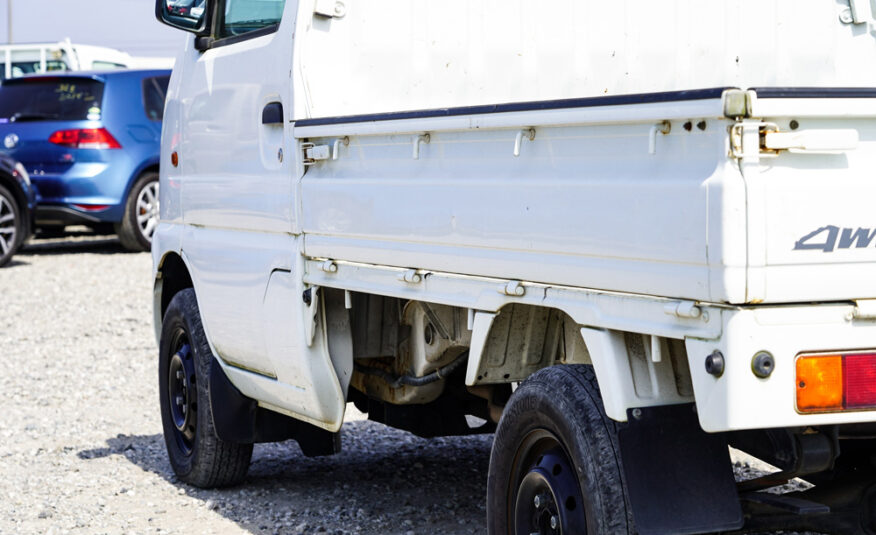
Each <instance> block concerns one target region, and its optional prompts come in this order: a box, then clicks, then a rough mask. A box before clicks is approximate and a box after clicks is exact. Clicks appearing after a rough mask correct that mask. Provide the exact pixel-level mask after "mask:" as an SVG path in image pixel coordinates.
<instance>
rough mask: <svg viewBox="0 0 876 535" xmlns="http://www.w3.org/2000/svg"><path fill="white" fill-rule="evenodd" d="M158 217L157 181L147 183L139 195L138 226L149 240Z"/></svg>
mask: <svg viewBox="0 0 876 535" xmlns="http://www.w3.org/2000/svg"><path fill="white" fill-rule="evenodd" d="M158 217H159V210H158V182H157V181H155V182H150V183H148V184H146V186H145V187H144V188H143V189H142V190H140V193H139V194H138V195H137V226H138V228H139V229H140V233H141V234H142V235H143V236H144V237H145V238H146V239H147V240H151V239H152V233H153V232H154V231H155V227H156V226H157V225H158Z"/></svg>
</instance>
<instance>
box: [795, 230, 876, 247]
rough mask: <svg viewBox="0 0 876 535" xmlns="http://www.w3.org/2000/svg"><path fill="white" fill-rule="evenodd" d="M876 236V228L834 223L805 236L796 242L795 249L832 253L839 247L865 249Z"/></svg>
mask: <svg viewBox="0 0 876 535" xmlns="http://www.w3.org/2000/svg"><path fill="white" fill-rule="evenodd" d="M874 238H876V229H868V228H860V227H858V228H856V229H855V228H839V227H835V226H833V225H827V226H826V227H821V228H820V229H818V230H814V231H812V232H810V233H809V234H807V235H805V236H803V237H802V238H800V239H799V240H797V243H795V244H794V250H795V251H801V250H807V249H817V250H820V251H824V252H825V253H831V252H833V251H835V250H837V249H851V248H852V247H855V248H857V249H863V248H864V247H869V246H870V244H871V243H873V240H874Z"/></svg>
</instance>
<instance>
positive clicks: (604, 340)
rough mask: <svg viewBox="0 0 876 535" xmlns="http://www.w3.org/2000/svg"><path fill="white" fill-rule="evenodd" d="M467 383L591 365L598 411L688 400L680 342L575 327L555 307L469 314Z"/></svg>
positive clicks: (616, 413)
mask: <svg viewBox="0 0 876 535" xmlns="http://www.w3.org/2000/svg"><path fill="white" fill-rule="evenodd" d="M472 326H473V332H472V345H471V352H470V357H469V363H468V369H467V374H466V384H467V385H469V386H476V385H487V384H496V383H505V382H520V381H523V380H525V379H526V378H527V377H529V376H530V375H532V374H534V373H536V372H538V371H539V370H541V369H543V368H547V367H550V366H555V365H568V364H589V365H592V366H593V369H594V373H595V376H596V379H597V381H598V383H599V385H600V389H601V390H602V392H603V394H602V400H601V401H602V403H603V404H604V409H605V411H606V413H607V414H608V415H609V416H610V417H611V418H613V419H614V420H616V421H621V422H624V421H626V420H627V410H628V409H631V408H635V407H650V406H658V405H666V404H676V403H689V402H692V401H694V395H693V385H692V381H691V376H690V370H689V368H688V362H687V360H688V359H687V352H686V350H685V346H684V341H683V340H677V339H669V338H664V337H660V336H652V335H650V334H646V333H639V332H632V331H620V330H614V329H605V328H601V327H596V326H589V325H582V324H579V323H578V322H577V321H576V320H575V319H574V318H573V317H572V316H571V314H570V313H569V312H567V311H564V310H562V309H560V308H551V307H543V306H537V305H525V304H509V305H505V306H503V307H502V308H500V309H499V310H498V312H496V313H488V312H476V313H475V315H474V318H473V321H472ZM655 351H656V352H658V355H660V356H658V357H655V356H654V352H655Z"/></svg>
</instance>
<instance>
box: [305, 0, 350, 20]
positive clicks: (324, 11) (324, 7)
mask: <svg viewBox="0 0 876 535" xmlns="http://www.w3.org/2000/svg"><path fill="white" fill-rule="evenodd" d="M313 13H314V15H319V16H320V17H328V18H335V19H339V18H342V17H343V16H344V15H346V14H347V6H346V5H345V4H344V3H343V2H341V1H340V0H316V4H315V5H314V6H313Z"/></svg>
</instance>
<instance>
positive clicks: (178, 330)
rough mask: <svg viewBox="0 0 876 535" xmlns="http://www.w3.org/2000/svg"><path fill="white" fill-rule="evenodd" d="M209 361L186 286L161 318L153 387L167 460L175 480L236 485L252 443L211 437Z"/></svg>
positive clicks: (194, 304)
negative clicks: (162, 318)
mask: <svg viewBox="0 0 876 535" xmlns="http://www.w3.org/2000/svg"><path fill="white" fill-rule="evenodd" d="M213 361H214V358H213V353H212V351H211V350H210V346H209V344H208V343H207V337H206V335H205V334H204V329H203V326H202V324H201V315H200V313H199V311H198V303H197V299H196V297H195V291H194V290H193V289H191V288H187V289H185V290H182V291H180V292H179V293H177V294H176V295H175V296H174V297H173V299H172V300H171V301H170V305H169V306H168V307H167V312H166V313H165V315H164V320H163V321H162V325H161V342H160V345H159V356H158V385H159V394H160V403H161V423H162V426H163V428H164V442H165V444H166V446H167V454H168V457H169V458H170V464H171V466H172V467H173V471H174V473H175V474H176V475H177V477H179V479H180V480H182V481H184V482H186V483H188V484H190V485H194V486H196V487H202V488H213V487H225V486H229V485H236V484H238V483H240V482H241V481H243V479H244V478H245V477H246V472H247V470H248V469H249V462H250V459H251V457H252V444H236V443H233V442H227V441H224V440H222V439H220V438H219V437H218V436H217V435H216V430H215V428H214V427H213V414H212V410H211V406H210V370H211V367H212V366H214V365H215V364H214V362H213Z"/></svg>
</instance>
